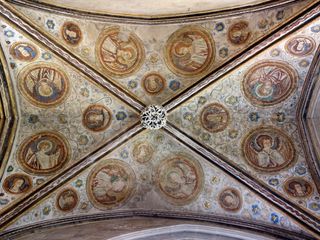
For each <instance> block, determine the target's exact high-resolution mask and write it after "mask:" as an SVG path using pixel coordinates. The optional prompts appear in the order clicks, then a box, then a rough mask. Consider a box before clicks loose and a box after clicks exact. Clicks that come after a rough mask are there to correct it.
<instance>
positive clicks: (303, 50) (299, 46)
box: [285, 36, 316, 57]
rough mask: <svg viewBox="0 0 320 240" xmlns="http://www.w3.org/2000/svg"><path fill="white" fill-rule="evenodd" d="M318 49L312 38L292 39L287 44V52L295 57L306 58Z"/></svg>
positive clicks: (299, 37) (300, 37)
mask: <svg viewBox="0 0 320 240" xmlns="http://www.w3.org/2000/svg"><path fill="white" fill-rule="evenodd" d="M315 47H316V43H315V41H314V40H313V39H312V38H311V37H304V36H298V37H294V38H292V39H290V40H289V41H288V42H287V43H286V46H285V48H286V50H287V51H288V52H289V53H290V54H292V55H294V56H299V57H301V56H306V55H309V54H311V53H312V52H313V50H314V49H315Z"/></svg>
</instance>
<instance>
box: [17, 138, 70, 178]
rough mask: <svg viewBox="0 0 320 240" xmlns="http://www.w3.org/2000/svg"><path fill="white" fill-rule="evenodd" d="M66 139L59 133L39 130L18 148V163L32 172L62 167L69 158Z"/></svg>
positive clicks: (44, 171) (43, 171) (53, 170)
mask: <svg viewBox="0 0 320 240" xmlns="http://www.w3.org/2000/svg"><path fill="white" fill-rule="evenodd" d="M68 152H69V147H68V144H67V141H66V140H65V139H64V137H62V136H61V135H60V134H59V135H58V134H57V133H53V132H40V133H37V134H35V135H32V136H31V137H29V138H27V139H26V140H25V141H24V142H23V143H22V144H21V147H20V148H19V162H20V165H21V166H22V167H23V169H24V170H26V171H27V172H29V173H32V174H39V175H40V174H49V173H53V172H55V171H58V170H60V169H62V167H63V166H64V165H65V164H66V162H67V161H68V159H69V154H68Z"/></svg>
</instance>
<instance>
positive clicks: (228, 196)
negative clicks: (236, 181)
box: [218, 188, 242, 212]
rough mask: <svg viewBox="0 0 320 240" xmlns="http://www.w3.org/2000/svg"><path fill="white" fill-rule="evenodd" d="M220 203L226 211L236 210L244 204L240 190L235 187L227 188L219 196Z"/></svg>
mask: <svg viewBox="0 0 320 240" xmlns="http://www.w3.org/2000/svg"><path fill="white" fill-rule="evenodd" d="M218 201H219V205H220V206H221V207H222V208H223V209H224V210H226V211H231V212H236V211H238V210H240V208H241V206H242V198H241V194H240V192H239V191H238V190H237V189H235V188H226V189H224V190H223V191H222V192H221V193H220V194H219V196H218Z"/></svg>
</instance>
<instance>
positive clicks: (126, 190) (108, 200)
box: [87, 159, 136, 210]
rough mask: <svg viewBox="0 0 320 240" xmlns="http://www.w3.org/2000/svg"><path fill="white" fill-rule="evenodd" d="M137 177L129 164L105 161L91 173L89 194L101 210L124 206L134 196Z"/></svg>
mask: <svg viewBox="0 0 320 240" xmlns="http://www.w3.org/2000/svg"><path fill="white" fill-rule="evenodd" d="M135 181H136V177H135V174H134V172H133V170H132V168H131V167H130V166H129V164H127V163H125V162H123V161H120V160H113V159H112V160H104V161H102V162H100V163H99V164H98V165H97V166H96V167H95V168H94V169H92V171H91V172H90V174H89V176H88V180H87V193H88V196H89V199H90V201H91V202H92V204H93V205H94V206H95V207H97V208H99V209H102V210H104V209H112V208H116V207H120V206H122V205H123V204H124V203H125V202H127V201H128V200H129V198H130V197H131V196H132V194H133V192H134V188H135Z"/></svg>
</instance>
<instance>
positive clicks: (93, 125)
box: [82, 104, 112, 132]
mask: <svg viewBox="0 0 320 240" xmlns="http://www.w3.org/2000/svg"><path fill="white" fill-rule="evenodd" d="M111 119H112V115H111V112H110V110H108V109H107V108H106V107H105V106H102V105H98V104H94V105H90V106H89V107H87V109H86V110H85V111H84V113H83V115H82V124H83V125H84V126H85V127H86V128H87V129H89V130H91V131H94V132H99V131H103V130H105V129H106V128H107V127H109V125H110V123H111Z"/></svg>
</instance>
